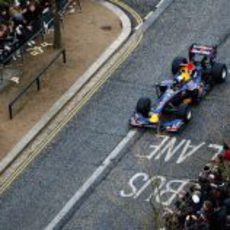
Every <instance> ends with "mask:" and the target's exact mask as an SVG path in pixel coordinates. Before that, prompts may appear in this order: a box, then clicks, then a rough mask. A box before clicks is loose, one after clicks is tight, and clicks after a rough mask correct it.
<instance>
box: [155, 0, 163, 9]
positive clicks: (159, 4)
mask: <svg viewBox="0 0 230 230" xmlns="http://www.w3.org/2000/svg"><path fill="white" fill-rule="evenodd" d="M163 2H164V0H161V1H160V2H158V4H157V5H156V8H159V7H160V6H161V4H162V3H163Z"/></svg>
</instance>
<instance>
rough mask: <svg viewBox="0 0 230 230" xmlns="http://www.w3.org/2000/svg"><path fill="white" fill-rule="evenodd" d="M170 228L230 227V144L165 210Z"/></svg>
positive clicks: (209, 229)
mask: <svg viewBox="0 0 230 230" xmlns="http://www.w3.org/2000/svg"><path fill="white" fill-rule="evenodd" d="M164 220H165V228H166V229H167V230H174V229H176V230H180V229H181V230H230V147H229V146H228V145H227V144H225V145H224V150H223V152H222V153H221V154H219V155H218V156H217V157H216V158H215V159H213V160H211V161H210V162H209V163H208V164H206V165H205V166H204V167H203V169H202V171H201V172H200V174H199V177H198V179H197V180H194V181H192V182H191V186H190V187H189V189H188V190H187V191H182V192H181V193H180V194H179V195H178V199H177V200H176V202H175V204H174V207H173V208H172V209H169V208H167V209H166V211H165V213H164Z"/></svg>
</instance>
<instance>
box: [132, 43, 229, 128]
mask: <svg viewBox="0 0 230 230" xmlns="http://www.w3.org/2000/svg"><path fill="white" fill-rule="evenodd" d="M216 54H217V47H215V46H204V45H197V44H193V45H192V46H191V47H190V48H189V61H188V60H187V59H186V58H184V57H176V58H175V59H174V60H173V62H172V75H173V77H172V78H171V79H169V80H164V81H163V82H161V83H160V84H156V85H155V88H156V94H157V96H158V98H157V99H156V100H155V101H153V102H152V101H151V99H150V98H148V97H142V98H140V99H139V100H138V102H137V105H136V110H135V112H134V114H133V115H132V117H131V119H130V125H131V126H134V127H147V128H154V129H157V130H159V131H163V130H165V131H168V132H179V131H180V130H181V129H182V128H183V127H184V126H185V124H187V123H188V122H189V121H190V120H191V118H192V110H191V105H193V104H198V103H199V102H200V101H201V99H202V98H203V97H204V96H205V95H206V94H207V93H208V92H209V91H210V90H211V89H212V87H213V86H214V85H215V84H216V83H222V82H224V81H225V79H226V78H227V74H228V70H227V67H226V65H225V64H222V63H217V62H216Z"/></svg>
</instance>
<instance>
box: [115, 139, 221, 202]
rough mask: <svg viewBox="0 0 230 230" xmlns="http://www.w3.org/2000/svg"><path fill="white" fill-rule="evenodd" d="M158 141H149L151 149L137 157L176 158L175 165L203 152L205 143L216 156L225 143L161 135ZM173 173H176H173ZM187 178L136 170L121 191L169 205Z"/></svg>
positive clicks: (128, 195)
mask: <svg viewBox="0 0 230 230" xmlns="http://www.w3.org/2000/svg"><path fill="white" fill-rule="evenodd" d="M160 138H161V140H160V143H159V144H157V145H156V144H154V145H150V147H149V149H150V153H148V154H145V155H136V157H138V158H142V159H146V160H148V161H151V160H153V161H156V162H157V161H158V160H160V159H163V161H164V162H169V161H170V160H171V161H172V160H175V163H176V164H175V167H178V166H177V165H179V164H182V163H184V162H185V161H186V160H187V159H188V158H190V157H192V156H193V155H194V154H195V153H198V152H201V150H202V148H204V147H206V148H208V149H210V151H212V152H213V157H214V156H216V155H217V154H219V153H220V152H221V151H222V149H223V147H222V146H221V145H217V144H207V143H205V142H200V143H198V144H193V143H192V141H191V140H189V139H182V140H180V141H178V140H177V138H176V137H169V136H160ZM172 176H173V175H172ZM189 181H190V180H189V178H188V179H176V178H175V179H171V180H169V179H167V177H166V176H163V175H149V174H147V173H145V172H137V173H136V174H134V175H133V176H132V177H131V178H129V179H128V183H127V185H126V186H125V189H123V190H121V191H120V193H119V194H120V196H121V197H123V198H129V199H138V198H141V199H143V200H144V201H147V202H149V201H150V200H151V199H154V200H155V201H156V202H157V203H161V204H163V205H165V206H170V205H171V204H172V202H173V201H174V199H175V198H176V196H177V194H178V193H179V192H180V191H181V190H182V189H183V188H184V187H185V186H186V184H188V182H189ZM150 186H151V192H150V193H149V194H148V195H146V192H145V191H147V189H148V191H149V188H150Z"/></svg>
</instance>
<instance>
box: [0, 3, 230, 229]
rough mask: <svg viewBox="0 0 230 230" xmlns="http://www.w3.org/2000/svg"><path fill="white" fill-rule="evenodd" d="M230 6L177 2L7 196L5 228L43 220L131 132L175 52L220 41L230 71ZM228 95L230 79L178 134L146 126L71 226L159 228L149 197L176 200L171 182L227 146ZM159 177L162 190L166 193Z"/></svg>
mask: <svg viewBox="0 0 230 230" xmlns="http://www.w3.org/2000/svg"><path fill="white" fill-rule="evenodd" d="M229 9H230V1H229V0H218V1H216V0H203V1H196V0H193V1H187V0H175V2H174V3H173V4H172V5H171V6H170V7H169V8H168V9H167V10H166V12H164V14H163V15H162V16H161V17H160V19H159V20H158V21H157V22H156V23H155V24H154V25H153V26H152V27H151V28H150V29H149V30H148V31H147V32H146V34H145V36H144V39H143V41H142V43H141V45H140V46H139V48H138V49H137V50H136V51H135V52H134V53H133V54H132V55H131V56H130V57H129V59H128V60H127V61H126V62H125V63H124V64H123V65H122V67H121V68H120V69H119V70H117V71H116V73H115V74H113V76H112V77H111V78H110V80H108V81H107V82H106V84H105V85H104V86H103V87H102V88H101V89H100V90H99V91H98V92H97V94H96V95H95V96H94V97H93V98H92V99H91V100H90V101H89V102H88V103H87V104H86V106H85V107H84V108H83V109H82V110H81V111H80V113H79V114H77V116H76V117H75V118H74V119H73V120H72V121H71V122H70V123H69V124H68V125H67V126H66V127H65V128H64V129H63V130H62V131H61V132H60V134H59V135H58V137H57V138H55V140H53V142H52V143H51V144H50V145H49V146H48V147H47V148H46V149H45V150H44V151H43V152H42V153H41V155H40V156H39V157H38V159H36V160H35V161H34V162H33V163H32V164H31V165H30V167H28V168H27V170H26V171H25V172H24V173H23V174H22V175H21V176H20V177H19V178H18V179H17V181H16V182H15V183H14V184H13V185H12V186H11V188H10V189H9V190H8V191H7V192H6V193H4V194H3V195H2V197H1V203H0V226H4V228H3V229H4V230H6V229H23V230H26V229H33V230H34V229H42V228H44V227H45V226H46V225H47V224H48V223H49V222H50V221H51V220H52V219H53V217H54V216H55V215H56V214H57V212H58V211H59V210H61V208H62V207H63V206H64V204H65V203H66V202H67V201H68V200H69V199H70V198H71V197H72V196H73V194H74V193H75V192H76V191H77V190H78V189H79V187H80V186H81V185H82V184H83V183H84V181H85V180H86V179H87V178H88V177H89V176H90V175H91V174H92V173H93V172H94V171H95V170H96V168H97V167H98V166H99V165H100V164H101V162H102V160H103V159H104V158H105V157H106V156H107V155H108V154H109V153H110V152H111V151H112V150H113V149H114V147H115V146H116V145H117V144H118V143H119V142H120V141H121V140H122V139H123V138H124V137H125V136H126V134H127V133H128V132H129V130H130V128H129V127H128V119H129V117H130V115H131V113H132V112H133V109H134V107H135V104H136V101H137V100H138V98H139V97H141V96H144V95H149V96H152V97H155V92H154V90H153V88H152V85H153V84H154V83H155V82H157V81H160V80H163V79H165V78H167V77H168V75H169V73H170V64H171V61H172V59H173V58H174V57H175V56H178V55H186V54H187V48H188V47H189V46H190V44H191V43H193V42H198V43H205V44H218V45H219V55H218V57H219V61H220V62H223V63H226V64H227V65H228V68H229V69H230V19H229ZM228 95H229V79H228V80H227V82H226V83H225V84H222V85H218V86H216V87H215V89H214V90H213V91H212V92H211V93H210V94H209V95H208V96H207V98H206V99H205V100H204V101H202V103H201V104H200V105H199V106H197V107H195V108H194V109H193V120H192V122H191V123H190V124H189V125H188V126H187V127H186V129H185V130H184V131H183V133H181V134H180V135H176V136H174V137H173V136H172V137H168V136H163V137H159V136H156V135H155V134H154V132H152V131H150V130H147V131H144V132H143V131H138V135H139V138H138V139H137V141H136V142H135V143H132V144H128V145H127V149H126V152H125V154H124V156H123V158H122V159H121V160H120V161H119V162H118V163H117V165H116V167H114V168H113V170H112V171H111V172H110V174H109V175H108V176H107V177H106V178H104V180H103V181H102V182H101V183H100V184H99V185H98V186H97V188H96V189H95V190H94V191H92V193H91V194H89V196H88V198H87V199H85V201H84V202H83V203H82V204H81V206H80V207H79V208H78V209H76V210H75V212H74V214H73V216H72V217H71V219H70V220H69V221H68V223H67V224H66V225H65V226H64V227H63V229H70V230H72V229H84V230H88V229H100V230H101V229H119V230H123V229H151V226H152V217H151V216H152V206H151V205H150V202H149V200H151V201H153V202H154V203H156V204H157V203H158V201H159V200H161V202H163V203H164V204H165V205H170V204H171V203H172V202H173V198H174V197H173V193H171V190H178V189H179V188H180V186H182V185H184V183H185V182H186V180H187V179H189V178H194V177H196V176H197V174H198V171H199V169H200V168H201V167H202V165H203V164H204V163H205V161H206V160H208V159H210V158H211V157H212V155H213V154H215V153H216V152H217V151H218V150H219V149H218V147H219V145H220V144H221V143H222V135H221V133H222V131H223V129H224V126H225V125H226V124H229V123H230V117H229V108H230V99H229V97H228ZM213 144H215V145H213ZM151 181H157V182H158V184H160V186H161V188H162V193H161V194H159V195H158V196H157V195H156V194H155V195H154V193H153V192H154V189H155V188H154V187H152V186H151V185H150V182H151ZM145 227H147V228H145Z"/></svg>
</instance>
